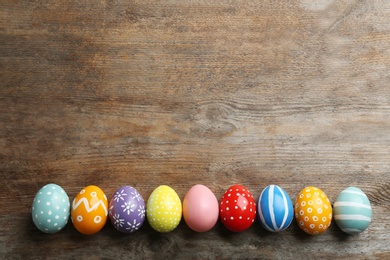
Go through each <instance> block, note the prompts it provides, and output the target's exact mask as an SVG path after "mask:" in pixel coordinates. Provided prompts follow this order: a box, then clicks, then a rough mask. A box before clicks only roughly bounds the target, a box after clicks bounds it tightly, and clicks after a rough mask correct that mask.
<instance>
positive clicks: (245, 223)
mask: <svg viewBox="0 0 390 260" xmlns="http://www.w3.org/2000/svg"><path fill="white" fill-rule="evenodd" d="M69 215H70V217H71V220H72V223H73V225H74V227H75V228H76V229H77V230H78V231H79V232H80V233H82V234H86V235H91V234H95V233H97V232H99V231H100V230H101V229H102V228H103V226H104V225H105V223H106V220H107V216H108V218H109V219H110V220H111V223H112V224H113V226H114V227H115V228H116V229H117V230H119V231H121V232H123V233H132V232H134V231H136V230H138V229H139V228H140V227H141V226H142V224H143V223H144V221H145V218H147V219H148V222H149V224H150V225H151V227H152V228H153V229H155V230H156V231H158V232H170V231H172V230H174V229H175V228H176V227H177V226H178V224H179V222H180V220H181V218H182V215H183V218H184V220H185V222H186V224H187V225H188V226H189V227H190V228H191V229H192V230H194V231H197V232H206V231H208V230H210V229H211V228H213V227H214V225H215V224H216V222H217V221H218V217H219V218H220V220H221V222H222V223H223V225H224V226H225V227H226V228H227V229H229V230H231V231H233V232H242V231H244V230H246V229H248V228H249V227H250V226H251V225H252V223H253V222H254V220H255V218H256V216H257V218H258V219H259V221H260V224H261V225H262V226H263V227H264V228H265V229H266V230H268V231H271V232H279V231H282V230H285V229H286V228H287V227H288V226H289V225H290V224H291V222H292V220H293V218H294V217H295V219H296V221H297V223H298V225H299V227H300V228H301V229H302V230H304V231H305V232H306V233H308V234H311V235H316V234H321V233H323V232H325V231H326V230H327V229H328V228H329V226H330V224H331V221H332V218H334V219H335V222H336V224H337V225H338V226H339V227H340V228H341V230H343V231H344V232H346V233H349V234H356V233H360V232H363V231H364V230H365V229H367V227H368V226H369V224H370V222H371V217H372V209H371V205H370V201H369V199H368V198H367V196H366V194H365V193H364V192H363V191H361V190H360V189H359V188H355V187H349V188H347V189H345V190H343V191H342V192H341V193H340V194H339V196H338V197H337V199H336V201H335V203H334V205H333V208H332V205H331V204H330V202H329V199H328V197H327V196H326V194H325V193H324V192H323V191H322V190H320V189H319V188H316V187H312V186H309V187H306V188H304V189H302V190H301V192H300V193H299V194H298V196H297V198H296V200H295V203H294V204H293V203H292V201H291V199H290V196H289V195H288V194H287V192H286V191H285V190H284V189H282V188H281V187H279V186H277V185H269V186H267V187H266V188H265V189H264V190H263V191H262V192H261V194H260V196H259V198H258V201H257V206H256V203H255V199H254V197H253V195H252V194H251V192H250V191H249V190H248V189H247V188H246V187H245V186H242V185H233V186H231V187H230V188H228V189H227V190H226V192H225V193H224V195H223V196H222V198H221V200H220V202H219V203H218V200H217V198H216V196H215V195H214V193H213V192H212V191H211V190H210V189H209V188H208V187H206V186H204V185H201V184H198V185H195V186H193V187H192V188H191V189H190V190H189V191H188V192H187V194H186V195H185V197H184V200H183V204H182V203H181V200H180V198H179V196H178V195H177V193H176V192H175V191H174V190H173V189H172V188H171V187H169V186H166V185H161V186H159V187H157V188H156V189H155V190H154V191H153V192H152V194H151V195H150V197H149V199H148V201H147V204H146V205H145V201H144V199H143V197H142V196H141V194H140V193H139V192H138V191H137V190H136V189H135V188H133V187H131V186H122V187H120V188H119V189H117V190H116V191H115V193H114V195H113V196H112V198H111V199H110V201H108V199H107V197H106V195H105V194H104V192H103V191H102V190H101V189H100V188H99V187H97V186H93V185H91V186H88V187H85V188H84V189H82V190H81V191H80V192H79V193H78V194H77V195H76V197H75V198H74V200H73V202H72V205H70V201H69V197H68V195H67V194H66V192H65V191H64V190H63V189H62V188H61V187H60V186H58V185H56V184H47V185H45V186H44V187H42V188H41V189H40V190H39V191H38V193H37V194H36V196H35V198H34V201H33V204H32V218H33V221H34V224H35V225H36V226H37V228H38V229H39V230H41V231H43V232H45V233H56V232H58V231H60V230H61V229H63V228H64V227H65V225H66V224H67V222H68V219H69Z"/></svg>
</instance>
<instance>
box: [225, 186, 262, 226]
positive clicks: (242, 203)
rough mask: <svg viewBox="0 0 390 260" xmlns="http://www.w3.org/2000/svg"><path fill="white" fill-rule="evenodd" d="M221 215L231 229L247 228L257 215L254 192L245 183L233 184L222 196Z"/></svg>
mask: <svg viewBox="0 0 390 260" xmlns="http://www.w3.org/2000/svg"><path fill="white" fill-rule="evenodd" d="M219 217H220V219H221V222H222V224H223V225H224V226H225V227H226V228H227V229H229V230H230V231H233V232H242V231H245V230H247V229H248V228H249V227H250V226H251V225H252V224H253V222H254V220H255V217H256V203H255V199H254V198H253V195H252V193H251V192H250V191H249V190H248V189H247V188H246V187H245V186H243V185H238V184H236V185H233V186H231V187H230V188H229V189H227V190H226V192H225V193H224V195H223V196H222V198H221V201H220V204H219Z"/></svg>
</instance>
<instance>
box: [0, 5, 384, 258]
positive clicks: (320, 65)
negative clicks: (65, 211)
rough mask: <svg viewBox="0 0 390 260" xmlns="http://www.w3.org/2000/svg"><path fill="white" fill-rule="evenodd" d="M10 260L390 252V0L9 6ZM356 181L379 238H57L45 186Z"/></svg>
mask: <svg viewBox="0 0 390 260" xmlns="http://www.w3.org/2000/svg"><path fill="white" fill-rule="evenodd" d="M0 37H1V38H0V39H1V47H0V59H1V72H0V73H1V81H0V178H1V189H0V203H1V206H0V258H1V259H4V258H6V259H30V258H33V259H39V258H47V259H51V258H66V259H74V258H82V259H123V258H137V259H151V258H157V259H159V258H160V259H230V258H231V259H239V258H243V259H250V258H254V259H258V258H269V259H274V258H279V259H297V258H303V259H305V258H318V259H323V258H329V259H330V258H331V259H344V258H351V259H352V258H353V259H356V258H358V259H360V258H362V259H364V258H367V259H389V258H390V242H389V241H390V48H389V47H390V1H384V0H373V1H363V0H340V1H335V0H300V1H299V0H290V1H271V0H268V1H243V0H236V1H231V0H215V1H202V0H192V1H177V0H170V1H127V0H123V1H106V0H102V1H92V0H82V1H75V0H74V1H63V0H60V1H25V0H19V1H14V0H3V1H1V3H0ZM46 183H57V184H59V185H60V186H62V187H63V188H64V189H65V190H66V192H67V193H68V195H69V197H70V199H71V200H72V199H73V198H74V196H75V195H76V194H77V193H78V192H79V191H80V190H81V189H82V188H83V187H85V186H87V185H91V184H94V185H98V186H99V187H101V188H102V189H103V190H104V191H105V193H106V194H107V196H108V197H111V196H112V194H113V193H114V191H115V190H116V189H117V188H118V187H120V186H122V185H131V186H134V187H136V188H137V189H138V190H139V191H140V193H141V194H142V196H143V197H144V198H145V200H147V198H148V197H149V195H150V193H151V192H152V191H153V190H154V189H155V188H156V187H157V186H159V185H161V184H167V185H169V186H171V187H172V188H173V189H175V190H176V192H177V193H178V195H179V196H180V198H181V199H183V198H184V195H185V194H186V192H187V190H188V189H189V188H190V187H191V186H192V185H194V184H198V183H202V184H205V185H207V186H208V187H209V188H210V189H211V190H212V191H213V192H214V193H215V195H216V196H217V198H218V199H219V198H221V196H222V194H223V193H224V191H225V190H226V189H227V188H228V187H229V186H230V185H233V184H236V183H241V184H243V185H245V186H247V187H248V188H249V189H250V191H251V192H252V193H253V194H254V196H255V198H256V199H257V197H258V196H259V194H260V192H261V191H262V189H263V188H264V187H266V186H267V185H269V184H277V185H279V186H281V187H283V188H284V189H285V190H286V191H287V192H288V193H289V194H290V196H291V197H292V200H293V201H294V200H295V198H296V196H297V194H298V193H299V191H300V190H301V189H302V188H304V187H305V186H307V185H314V186H317V187H319V188H321V189H322V190H323V191H324V192H325V193H326V194H327V195H328V196H329V198H330V200H331V202H334V200H335V199H336V197H337V195H338V194H339V192H340V191H341V190H343V189H345V188H347V187H348V186H357V187H359V188H361V189H362V190H363V191H364V192H365V193H366V194H367V195H368V197H369V199H370V201H371V204H372V207H373V220H372V223H371V225H370V227H369V228H368V229H367V230H366V231H365V232H363V233H361V234H360V235H356V236H350V235H346V234H344V233H343V232H342V231H341V230H340V229H339V228H338V227H337V226H336V224H335V223H332V225H331V227H330V229H329V230H328V231H327V232H326V233H324V234H323V235H320V236H309V235H306V234H305V233H304V232H303V231H301V230H300V228H299V227H298V225H297V224H296V223H295V221H294V222H293V223H292V225H291V226H290V227H289V228H288V229H287V230H286V231H284V232H281V233H270V232H267V231H265V230H264V229H262V228H261V226H260V224H259V223H257V222H255V224H254V225H253V226H252V227H251V228H250V229H249V230H247V231H245V232H243V233H231V232H229V231H227V230H226V228H225V227H224V226H223V225H222V224H221V223H220V222H218V223H217V225H216V226H215V227H214V228H213V229H212V230H211V231H209V232H207V233H195V232H193V231H191V230H190V229H189V228H188V227H187V226H186V224H185V223H184V221H182V222H181V223H180V225H179V226H178V228H177V229H176V230H174V231H173V232H171V233H166V234H160V233H157V232H156V231H154V230H153V229H152V228H151V227H150V225H149V224H148V223H146V224H145V225H144V226H143V227H142V228H141V229H140V230H139V231H137V232H135V233H134V234H131V235H122V234H121V233H119V232H118V231H116V230H115V229H114V228H113V227H112V225H111V223H107V225H106V226H105V227H104V228H103V230H102V231H101V232H100V233H98V234H96V235H93V236H84V235H81V234H79V233H78V232H77V231H76V230H75V229H74V228H73V226H72V224H71V223H68V225H67V226H66V227H65V229H64V230H62V231H61V232H59V233H57V234H53V235H48V234H44V233H41V232H40V231H39V230H38V229H37V228H36V227H35V226H34V224H33V222H32V219H31V204H32V200H33V198H34V196H35V194H36V192H37V191H38V190H39V189H40V188H41V187H42V186H43V185H44V184H46Z"/></svg>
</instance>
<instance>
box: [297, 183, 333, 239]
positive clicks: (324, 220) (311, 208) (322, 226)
mask: <svg viewBox="0 0 390 260" xmlns="http://www.w3.org/2000/svg"><path fill="white" fill-rule="evenodd" d="M294 211H295V219H296V221H297V222H298V226H299V227H300V228H301V229H302V230H303V231H305V232H306V233H308V234H310V235H318V234H322V233H324V232H325V231H326V230H327V229H328V228H329V226H330V224H331V222H332V206H331V205H330V202H329V199H328V197H327V196H326V194H325V193H324V192H323V191H322V190H320V189H318V188H316V187H312V186H309V187H306V188H304V189H303V190H301V192H300V193H299V194H298V197H297V199H296V200H295V208H294Z"/></svg>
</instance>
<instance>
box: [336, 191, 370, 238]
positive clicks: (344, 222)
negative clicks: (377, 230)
mask: <svg viewBox="0 0 390 260" xmlns="http://www.w3.org/2000/svg"><path fill="white" fill-rule="evenodd" d="M333 215H334V220H335V222H336V224H337V225H338V226H339V227H340V229H341V230H342V231H344V232H345V233H348V234H357V233H361V232H363V231H364V230H366V229H367V228H368V226H369V225H370V223H371V218H372V208H371V204H370V200H369V199H368V197H367V195H366V194H365V193H364V192H363V191H362V190H361V189H359V188H356V187H349V188H346V189H345V190H343V191H342V192H340V194H339V196H338V197H337V199H336V201H335V203H334V204H333Z"/></svg>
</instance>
